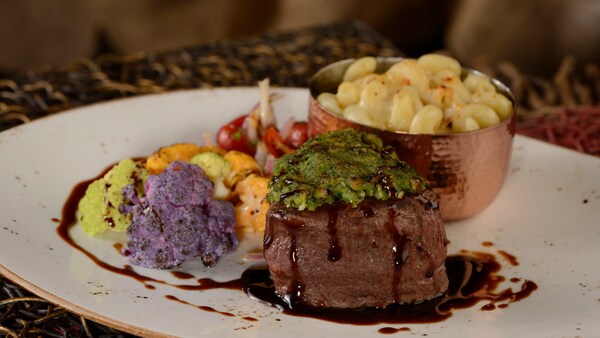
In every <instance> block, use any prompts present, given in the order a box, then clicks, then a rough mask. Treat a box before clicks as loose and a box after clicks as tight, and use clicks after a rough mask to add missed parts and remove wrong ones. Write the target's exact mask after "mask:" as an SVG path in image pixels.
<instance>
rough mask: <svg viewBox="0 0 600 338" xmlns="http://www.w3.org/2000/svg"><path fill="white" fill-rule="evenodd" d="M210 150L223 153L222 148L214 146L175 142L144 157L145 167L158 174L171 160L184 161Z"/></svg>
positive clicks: (151, 172)
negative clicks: (146, 157)
mask: <svg viewBox="0 0 600 338" xmlns="http://www.w3.org/2000/svg"><path fill="white" fill-rule="evenodd" d="M206 151H212V152H216V153H221V154H222V153H223V150H221V149H219V148H216V147H200V146H197V145H195V144H193V143H176V144H173V145H170V146H167V147H161V148H159V149H158V150H157V151H155V152H154V153H152V155H150V156H149V157H148V159H146V169H147V170H148V171H149V172H150V174H160V173H161V172H163V171H164V170H165V169H167V167H168V166H169V164H171V162H175V161H185V162H189V160H190V159H191V158H192V157H194V155H196V154H199V153H202V152H206Z"/></svg>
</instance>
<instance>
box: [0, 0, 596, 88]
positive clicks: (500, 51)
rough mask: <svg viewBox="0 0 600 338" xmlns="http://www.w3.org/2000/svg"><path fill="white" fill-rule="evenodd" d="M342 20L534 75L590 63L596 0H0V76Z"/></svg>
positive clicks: (411, 48)
mask: <svg viewBox="0 0 600 338" xmlns="http://www.w3.org/2000/svg"><path fill="white" fill-rule="evenodd" d="M352 19H358V20H361V21H363V22H364V23H366V24H367V25H369V26H370V27H372V28H373V29H375V30H376V31H377V32H379V33H380V34H381V35H382V36H384V37H386V38H387V39H389V40H390V41H392V42H393V43H394V44H395V45H396V46H397V47H398V48H399V49H400V50H402V51H403V52H404V53H406V54H407V55H409V56H417V55H420V54H423V53H426V52H429V51H437V50H446V51H448V52H449V53H450V54H452V55H453V56H455V57H456V58H458V59H459V60H460V61H461V62H462V63H463V64H465V65H469V64H472V63H473V62H477V61H482V60H484V61H486V62H489V63H491V64H493V63H495V62H499V61H510V62H512V63H514V64H515V65H516V66H517V67H518V68H519V69H522V70H526V71H527V72H528V73H530V74H537V75H542V76H548V75H551V74H552V73H553V72H554V71H555V70H556V68H557V67H558V65H559V63H560V61H561V59H563V57H564V56H565V55H568V54H571V55H574V56H575V57H576V58H577V60H578V61H579V62H580V63H581V64H584V63H586V62H598V61H599V60H600V1H597V0H568V1H567V0H530V1H521V0H503V1H496V0H462V1H460V0H454V1H452V0H450V1H442V0H379V1H366V0H127V1H120V0H85V1H81V0H51V1H48V0H27V1H18V0H0V46H2V47H1V52H0V77H12V76H16V75H17V74H20V73H23V72H26V71H28V70H36V69H39V68H40V67H44V66H46V65H53V66H62V65H67V64H69V63H72V62H74V61H76V60H77V59H80V58H93V57H94V56H97V55H98V54H102V53H118V54H127V53H133V52H136V51H161V50H169V49H174V48H179V47H187V46H193V45H197V44H201V43H203V42H208V41H213V40H217V39H223V38H236V37H242V36H248V35H255V34H260V33H261V32H265V31H290V30H294V29H299V28H303V27H309V26H316V25H322V24H327V23H333V22H338V21H347V20H352Z"/></svg>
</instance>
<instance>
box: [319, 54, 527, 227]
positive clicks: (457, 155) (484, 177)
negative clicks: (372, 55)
mask: <svg viewBox="0 0 600 338" xmlns="http://www.w3.org/2000/svg"><path fill="white" fill-rule="evenodd" d="M400 60H401V58H378V68H377V70H376V72H383V71H385V70H386V69H387V68H389V67H390V66H391V65H392V64H394V63H396V62H398V61H400ZM353 61H354V60H344V61H340V62H337V63H334V64H331V65H329V66H327V67H325V68H323V69H321V70H320V71H319V72H317V73H316V74H315V75H314V76H313V78H312V79H311V81H310V83H309V88H310V93H311V95H310V108H309V112H308V132H309V135H310V136H311V137H313V136H315V135H317V134H320V133H324V132H328V131H333V130H339V129H346V128H354V129H356V130H359V131H363V132H368V133H373V134H376V135H378V136H379V137H381V139H382V140H383V142H384V143H385V144H387V145H391V146H392V147H394V148H395V149H396V153H397V154H398V156H399V157H400V159H401V160H403V161H406V162H407V163H409V164H410V165H411V166H412V167H413V168H414V169H415V170H416V171H417V172H418V173H420V174H421V175H423V176H424V177H426V178H427V180H428V182H429V184H430V186H431V187H432V188H433V190H434V191H435V193H436V195H437V196H438V199H439V204H440V211H441V213H442V217H443V219H444V221H453V220H460V219H465V218H468V217H471V216H473V215H475V214H477V213H479V212H480V211H482V210H483V209H485V208H486V207H487V206H488V205H490V204H491V203H492V201H493V200H494V199H495V198H496V196H497V195H498V192H499V191H500V189H501V188H502V185H503V183H504V180H505V178H506V175H507V173H508V166H509V162H510V157H511V151H512V143H513V137H514V134H515V125H516V113H513V114H512V116H511V117H510V118H508V119H506V120H504V121H502V122H501V123H500V124H498V125H495V126H492V127H488V128H484V129H480V130H476V131H471V132H463V133H448V134H409V133H405V132H394V131H386V130H381V129H377V128H373V127H368V126H364V125H360V124H357V123H355V122H352V121H349V120H346V119H344V118H343V117H341V116H339V115H336V114H333V113H330V112H329V111H327V109H325V108H324V107H323V106H322V105H320V104H319V103H318V102H317V100H316V97H317V96H318V95H319V94H320V93H323V92H330V93H335V92H336V91H337V86H338V85H339V83H340V82H341V79H342V77H343V74H344V71H345V70H346V69H347V68H348V66H349V65H350V64H351V63H352V62H353ZM469 72H476V71H474V70H470V69H463V73H464V74H467V73H469ZM492 83H493V84H494V86H496V89H497V90H498V92H500V93H502V94H503V95H505V96H506V97H508V98H509V99H510V100H511V102H512V103H513V111H514V112H516V111H517V107H516V100H515V98H514V96H513V94H512V93H511V92H510V90H509V89H508V88H507V87H506V86H505V85H504V84H502V83H501V82H499V81H497V80H495V79H492Z"/></svg>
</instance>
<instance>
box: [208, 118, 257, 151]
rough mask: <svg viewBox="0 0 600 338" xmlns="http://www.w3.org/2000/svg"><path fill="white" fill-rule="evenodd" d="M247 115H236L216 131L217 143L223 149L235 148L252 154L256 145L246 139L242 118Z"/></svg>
mask: <svg viewBox="0 0 600 338" xmlns="http://www.w3.org/2000/svg"><path fill="white" fill-rule="evenodd" d="M247 116H248V115H242V116H240V117H237V118H236V119H234V120H233V121H231V122H229V123H227V124H226V125H224V126H222V127H221V129H219V131H218V132H217V144H218V145H219V147H221V148H223V149H225V150H237V151H241V152H244V153H246V154H248V155H251V156H254V154H255V153H256V147H255V146H254V145H252V144H251V143H250V141H248V138H247V137H246V134H245V132H244V128H243V125H244V120H245V119H246V117H247Z"/></svg>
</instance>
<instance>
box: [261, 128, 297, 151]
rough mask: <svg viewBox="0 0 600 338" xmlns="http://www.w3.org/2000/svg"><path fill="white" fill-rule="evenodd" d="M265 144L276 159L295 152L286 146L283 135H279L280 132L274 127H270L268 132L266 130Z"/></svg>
mask: <svg viewBox="0 0 600 338" xmlns="http://www.w3.org/2000/svg"><path fill="white" fill-rule="evenodd" d="M263 142H264V143H265V145H266V146H267V149H268V150H269V152H270V153H271V154H272V155H273V156H275V157H276V158H277V157H281V156H282V155H284V154H289V153H291V152H293V151H294V149H293V148H291V147H289V146H288V145H287V144H285V142H284V141H283V139H282V138H281V135H280V134H279V131H278V130H277V128H275V127H274V126H270V127H268V128H267V130H265V134H264V135H263Z"/></svg>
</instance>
